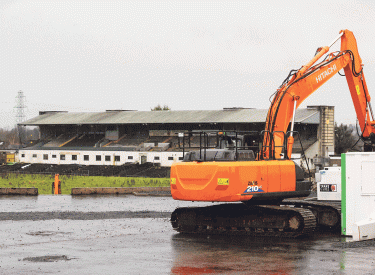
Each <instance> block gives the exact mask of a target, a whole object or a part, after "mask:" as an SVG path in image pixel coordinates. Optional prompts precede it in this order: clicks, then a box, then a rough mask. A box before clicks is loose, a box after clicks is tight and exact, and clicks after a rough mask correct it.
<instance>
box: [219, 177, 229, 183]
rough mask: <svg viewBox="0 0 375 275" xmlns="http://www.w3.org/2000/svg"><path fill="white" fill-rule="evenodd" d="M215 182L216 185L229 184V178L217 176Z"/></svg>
mask: <svg viewBox="0 0 375 275" xmlns="http://www.w3.org/2000/svg"><path fill="white" fill-rule="evenodd" d="M217 184H218V185H229V179H221V178H218V179H217Z"/></svg>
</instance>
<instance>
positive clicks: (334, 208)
mask: <svg viewBox="0 0 375 275" xmlns="http://www.w3.org/2000/svg"><path fill="white" fill-rule="evenodd" d="M282 204H285V205H293V206H295V207H299V208H305V209H309V210H311V212H313V214H314V216H315V217H316V221H317V225H318V226H319V227H323V228H324V229H329V230H336V229H340V226H341V202H340V201H317V200H293V199H288V200H284V201H283V202H282Z"/></svg>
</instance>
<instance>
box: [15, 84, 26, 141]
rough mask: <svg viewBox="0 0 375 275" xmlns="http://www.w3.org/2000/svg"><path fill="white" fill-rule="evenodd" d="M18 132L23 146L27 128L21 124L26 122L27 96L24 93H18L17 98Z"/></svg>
mask: <svg viewBox="0 0 375 275" xmlns="http://www.w3.org/2000/svg"><path fill="white" fill-rule="evenodd" d="M15 108H16V127H15V129H16V132H17V135H18V138H19V142H20V144H21V145H22V142H23V141H24V140H25V129H24V128H25V126H21V125H20V123H22V122H24V121H25V120H26V115H25V109H26V106H25V96H24V94H23V91H18V93H17V96H16V107H15Z"/></svg>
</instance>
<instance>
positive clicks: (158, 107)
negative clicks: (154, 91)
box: [151, 104, 170, 111]
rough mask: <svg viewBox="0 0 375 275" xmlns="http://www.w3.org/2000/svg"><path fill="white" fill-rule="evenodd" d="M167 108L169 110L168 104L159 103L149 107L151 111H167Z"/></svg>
mask: <svg viewBox="0 0 375 275" xmlns="http://www.w3.org/2000/svg"><path fill="white" fill-rule="evenodd" d="M168 110H170V108H169V107H168V105H164V106H163V107H161V106H160V104H158V105H157V106H155V107H154V108H151V111H168Z"/></svg>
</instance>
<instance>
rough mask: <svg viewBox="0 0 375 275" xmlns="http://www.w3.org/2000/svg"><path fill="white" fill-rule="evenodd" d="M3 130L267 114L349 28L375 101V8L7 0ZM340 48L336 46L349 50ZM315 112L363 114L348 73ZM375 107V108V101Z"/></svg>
mask: <svg viewBox="0 0 375 275" xmlns="http://www.w3.org/2000/svg"><path fill="white" fill-rule="evenodd" d="M0 18H1V24H0V35H1V40H0V60H1V66H0V68H1V73H0V89H1V91H2V93H1V95H2V97H1V99H0V107H1V109H0V115H1V122H0V127H11V126H12V125H13V124H14V123H15V118H14V117H15V112H14V111H13V108H14V106H15V104H16V103H15V97H16V95H17V92H18V91H19V90H22V91H23V92H24V94H25V96H26V105H27V107H28V108H27V112H26V115H27V118H28V119H29V118H32V117H35V116H37V115H38V111H39V110H67V111H78V112H85V111H104V110H106V109H132V110H141V111H148V110H150V108H152V107H154V106H155V105H157V104H161V105H164V104H166V105H168V106H169V107H171V108H172V110H199V109H201V110H215V109H222V108H223V107H255V108H262V109H267V108H268V107H269V104H270V103H269V97H270V95H271V94H272V93H273V92H274V91H275V90H276V89H277V87H278V86H279V85H280V84H281V82H282V81H283V80H284V78H285V77H286V76H287V75H288V73H289V71H290V70H291V69H298V68H300V67H301V66H302V65H304V64H305V63H307V62H308V61H309V60H310V59H311V58H312V57H313V55H314V53H315V50H316V49H317V48H318V47H320V46H325V45H328V43H329V42H331V41H332V40H333V39H334V38H335V37H336V36H337V35H338V33H339V31H340V30H341V29H349V30H351V31H353V33H354V35H355V36H356V38H357V42H358V47H359V51H360V55H361V58H362V60H363V63H364V64H365V67H364V73H365V76H366V81H367V85H368V88H369V92H370V95H372V96H373V98H375V52H374V51H373V48H374V45H375V22H374V21H375V1H342V0H340V1H329V0H325V1H321V0H318V1H265V0H263V1H216V2H208V1H187V2H181V1H165V2H161V1H134V2H131V1H96V0H90V1H73V0H66V1H32V0H28V1H5V0H1V1H0ZM339 45H340V43H336V44H335V46H334V47H333V50H338V49H339ZM307 105H333V106H335V108H336V121H337V122H339V123H354V122H355V119H356V116H355V112H354V107H353V106H352V103H351V97H350V94H349V90H348V87H347V84H346V80H345V78H344V77H341V76H339V75H336V76H334V77H333V79H331V80H330V81H329V82H328V83H327V84H325V85H324V86H323V87H322V88H320V90H319V91H317V92H316V93H314V94H313V95H312V96H311V97H310V98H308V99H307V100H306V101H305V102H304V104H303V107H305V106H307ZM374 107H375V105H374Z"/></svg>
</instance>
